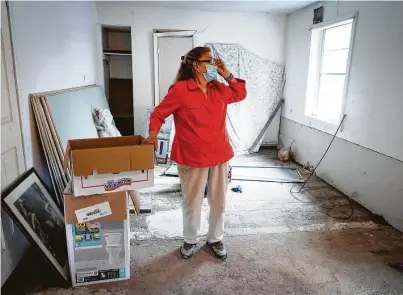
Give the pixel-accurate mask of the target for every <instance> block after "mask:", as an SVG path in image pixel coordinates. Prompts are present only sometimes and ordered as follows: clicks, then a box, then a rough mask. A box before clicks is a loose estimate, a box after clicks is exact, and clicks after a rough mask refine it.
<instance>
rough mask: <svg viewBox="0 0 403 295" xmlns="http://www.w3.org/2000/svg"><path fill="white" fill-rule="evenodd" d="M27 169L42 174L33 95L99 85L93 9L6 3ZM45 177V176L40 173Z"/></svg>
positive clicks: (93, 6) (91, 5) (88, 4)
mask: <svg viewBox="0 0 403 295" xmlns="http://www.w3.org/2000/svg"><path fill="white" fill-rule="evenodd" d="M10 6H11V25H12V35H13V41H14V53H15V60H16V72H17V83H18V90H19V103H20V110H21V117H22V118H23V119H22V120H21V121H22V131H23V137H24V145H25V154H26V163H27V168H30V167H32V166H35V168H37V169H38V170H40V171H39V172H40V173H41V170H43V167H42V168H41V165H46V163H44V162H42V163H41V162H40V157H39V145H38V143H39V139H38V138H37V136H36V131H35V121H34V118H33V114H32V112H31V106H30V102H29V95H30V94H31V93H37V92H44V91H51V90H59V89H65V88H72V87H78V86H83V85H91V84H95V83H96V82H98V81H97V80H96V78H98V76H97V72H98V71H100V70H101V69H100V65H98V60H97V59H96V56H97V54H96V46H97V43H96V34H95V29H96V4H95V3H93V2H67V1H64V2H59V1H55V2H47V1H45V2H36V1H34V2H30V1H24V2H19V1H16V2H10ZM41 174H43V173H41Z"/></svg>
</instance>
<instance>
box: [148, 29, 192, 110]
mask: <svg viewBox="0 0 403 295" xmlns="http://www.w3.org/2000/svg"><path fill="white" fill-rule="evenodd" d="M196 33H197V30H184V31H171V32H164V33H153V39H154V42H153V43H154V106H157V105H159V103H160V83H159V52H158V39H159V38H172V37H176V38H188V37H192V40H193V47H195V46H196Z"/></svg>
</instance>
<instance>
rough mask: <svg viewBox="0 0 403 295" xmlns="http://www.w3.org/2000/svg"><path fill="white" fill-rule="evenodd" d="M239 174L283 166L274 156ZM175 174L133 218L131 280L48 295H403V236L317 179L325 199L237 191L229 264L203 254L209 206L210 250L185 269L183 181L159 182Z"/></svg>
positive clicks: (258, 158) (248, 160)
mask: <svg viewBox="0 0 403 295" xmlns="http://www.w3.org/2000/svg"><path fill="white" fill-rule="evenodd" d="M232 164H233V165H258V166H265V165H280V163H279V162H278V161H277V160H276V157H275V153H274V152H272V151H264V152H261V153H259V154H255V155H251V156H243V157H239V158H237V159H235V160H234V161H233V162H232ZM291 165H292V166H294V167H298V166H296V165H294V164H291ZM165 168H166V166H164V165H161V166H158V167H157V169H156V176H157V177H156V179H155V186H154V187H153V188H150V189H146V190H142V191H141V199H142V202H143V203H152V209H153V210H152V213H151V214H146V215H142V216H132V217H131V271H132V276H131V279H130V280H128V281H124V282H120V283H111V284H100V285H96V286H91V287H80V288H76V289H67V290H63V289H50V290H45V291H43V292H42V293H38V294H57V295H64V294H66V295H67V294H80V295H81V294H82V295H84V294H99V295H101V294H102V295H108V294H114V295H120V294H142V295H143V294H155V295H157V294H158V295H159V294H278V295H280V294H296V295H304V294H307V295H308V294H309V295H311V294H312V295H313V294H329V295H331V294H343V295H344V294H354V295H364V294H365V295H369V294H372V295H375V294H377V295H381V294H385V295H386V294H403V273H401V272H399V271H397V270H395V269H393V268H391V267H389V266H387V265H386V263H387V262H393V261H402V260H403V235H402V234H401V233H399V232H397V231H396V230H394V229H393V228H392V227H390V226H388V225H385V224H380V223H376V222H374V221H373V220H374V219H373V216H372V215H371V214H370V212H368V211H367V210H365V209H364V208H362V207H361V206H359V205H358V204H356V203H353V202H350V201H349V200H348V198H347V197H346V196H344V195H342V194H340V193H339V192H337V191H334V190H332V189H329V188H323V187H327V184H325V183H324V182H322V181H321V180H320V179H318V178H316V177H313V178H312V181H310V183H309V185H308V187H310V188H317V189H315V190H311V191H309V192H305V193H304V194H296V195H295V197H293V196H292V195H291V194H290V189H291V187H292V186H293V184H280V183H262V182H243V181H233V182H232V183H231V185H230V187H233V186H236V185H241V186H242V188H243V193H242V194H241V193H234V192H231V191H229V193H228V203H227V210H226V211H227V213H226V237H225V243H226V245H227V247H228V250H229V258H228V259H227V261H226V262H220V261H217V260H216V259H215V258H214V257H213V256H212V254H211V253H210V252H209V251H208V250H207V249H206V248H205V247H204V246H203V243H204V234H205V233H206V231H207V227H208V222H207V216H208V205H207V202H206V200H205V202H204V204H203V208H202V224H201V231H200V234H201V239H202V240H201V242H200V250H199V251H198V252H197V254H196V255H195V256H194V257H193V258H192V259H191V260H190V261H184V260H182V259H181V258H180V256H179V252H178V249H179V246H180V245H181V243H182V241H181V239H180V237H181V231H182V217H181V193H180V186H179V179H178V178H175V177H165V176H159V175H160V174H161V173H162V172H163V171H164V169H165ZM298 169H299V170H300V171H301V173H302V174H303V175H304V176H305V177H306V176H307V171H305V170H303V169H302V168H300V167H298ZM297 188H298V187H297ZM318 188H319V189H318ZM335 205H338V206H335ZM352 208H353V211H351V210H352ZM351 214H352V216H351V217H350V218H349V219H336V218H333V217H339V218H346V217H348V216H349V215H351ZM331 216H333V217H331Z"/></svg>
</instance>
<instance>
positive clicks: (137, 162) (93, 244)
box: [64, 136, 154, 286]
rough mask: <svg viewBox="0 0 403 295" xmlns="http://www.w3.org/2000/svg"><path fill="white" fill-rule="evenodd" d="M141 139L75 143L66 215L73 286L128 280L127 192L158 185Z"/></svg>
mask: <svg viewBox="0 0 403 295" xmlns="http://www.w3.org/2000/svg"><path fill="white" fill-rule="evenodd" d="M142 140H143V138H142V137H141V136H127V137H115V138H97V139H83V140H71V141H69V143H68V148H67V149H66V156H65V163H64V165H65V168H67V167H70V169H71V172H72V181H71V182H70V183H69V185H68V186H67V187H66V189H65V192H64V211H65V212H64V213H65V221H66V237H67V248H68V255H69V266H70V275H71V280H72V285H73V286H81V285H88V284H96V283H101V282H112V281H120V280H126V279H128V278H129V277H130V240H129V232H130V227H129V224H130V222H129V211H128V202H129V199H128V193H127V191H128V190H132V189H137V188H143V187H148V186H152V185H153V184H154V177H153V175H154V170H153V169H154V151H153V146H144V145H141V143H142Z"/></svg>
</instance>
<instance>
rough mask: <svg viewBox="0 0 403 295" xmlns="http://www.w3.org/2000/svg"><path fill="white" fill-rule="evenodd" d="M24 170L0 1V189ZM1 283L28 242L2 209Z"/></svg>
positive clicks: (6, 28)
mask: <svg viewBox="0 0 403 295" xmlns="http://www.w3.org/2000/svg"><path fill="white" fill-rule="evenodd" d="M24 171H25V157H24V150H23V142H22V132H21V124H20V112H19V107H18V98H17V84H16V79H15V67H14V56H13V45H12V38H11V30H10V22H9V10H8V2H5V1H2V2H1V191H4V189H6V188H7V187H8V186H9V185H10V184H12V182H13V181H15V180H16V179H17V178H18V177H19V176H20V175H21V174H22V173H23V172H24ZM0 225H1V226H0V227H1V231H0V233H1V237H0V238H1V285H2V286H3V284H4V283H5V281H6V280H7V278H8V277H9V276H10V274H11V273H12V271H13V270H14V268H15V267H16V266H17V264H18V262H19V261H20V259H21V257H22V256H23V254H24V252H25V251H26V249H27V248H28V246H29V243H28V241H27V239H26V238H25V236H24V235H23V233H22V232H21V231H20V229H19V228H18V227H17V226H16V225H15V224H14V222H13V221H12V219H11V218H10V216H9V215H8V213H6V211H4V210H3V209H1V223H0Z"/></svg>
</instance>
